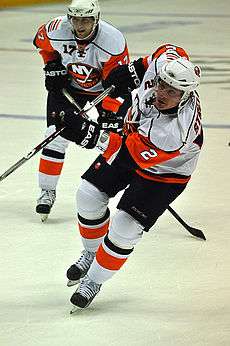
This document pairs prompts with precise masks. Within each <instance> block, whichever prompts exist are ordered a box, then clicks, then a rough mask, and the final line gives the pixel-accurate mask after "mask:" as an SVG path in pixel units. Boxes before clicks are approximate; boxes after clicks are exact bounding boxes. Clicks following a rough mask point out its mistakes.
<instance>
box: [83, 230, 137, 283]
mask: <svg viewBox="0 0 230 346" xmlns="http://www.w3.org/2000/svg"><path fill="white" fill-rule="evenodd" d="M132 251H133V248H132V249H122V248H120V247H118V246H116V245H114V244H113V243H112V242H111V241H110V240H109V238H108V236H106V237H105V238H104V240H103V242H102V244H101V245H100V246H99V248H98V250H97V252H96V257H95V259H94V261H93V263H92V264H91V267H90V269H89V271H88V276H89V278H90V279H91V280H92V281H94V282H96V283H98V284H102V283H103V282H105V281H107V280H108V279H110V278H111V277H112V276H113V275H114V274H115V273H116V272H117V271H118V270H119V269H120V268H121V267H122V266H123V264H124V263H125V262H126V260H127V259H128V257H129V255H130V254H131V253H132Z"/></svg>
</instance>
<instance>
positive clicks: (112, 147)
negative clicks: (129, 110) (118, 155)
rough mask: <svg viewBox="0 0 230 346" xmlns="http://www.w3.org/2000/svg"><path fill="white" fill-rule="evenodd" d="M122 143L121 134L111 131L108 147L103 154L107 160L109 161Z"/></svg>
mask: <svg viewBox="0 0 230 346" xmlns="http://www.w3.org/2000/svg"><path fill="white" fill-rule="evenodd" d="M121 143H122V138H121V136H120V135H119V134H118V133H114V132H110V134H109V145H108V148H107V149H106V151H105V152H104V153H103V155H102V156H103V157H104V158H105V159H106V161H108V160H109V159H110V157H111V156H112V155H113V154H114V153H115V152H116V151H117V150H118V149H119V148H120V146H121Z"/></svg>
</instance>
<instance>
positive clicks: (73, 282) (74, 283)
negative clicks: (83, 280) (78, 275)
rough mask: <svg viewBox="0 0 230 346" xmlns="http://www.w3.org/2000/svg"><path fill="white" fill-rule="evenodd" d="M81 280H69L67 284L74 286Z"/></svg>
mask: <svg viewBox="0 0 230 346" xmlns="http://www.w3.org/2000/svg"><path fill="white" fill-rule="evenodd" d="M79 282H80V280H69V281H68V282H67V286H68V287H72V286H74V285H77V284H79Z"/></svg>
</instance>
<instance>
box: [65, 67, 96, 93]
mask: <svg viewBox="0 0 230 346" xmlns="http://www.w3.org/2000/svg"><path fill="white" fill-rule="evenodd" d="M68 71H69V74H70V75H71V76H72V77H73V79H74V80H75V81H76V82H77V83H78V84H79V85H80V86H81V87H82V88H85V89H89V88H92V87H93V86H94V85H96V84H97V83H98V82H99V81H100V80H101V73H100V71H99V70H98V69H96V68H95V67H93V66H90V65H87V64H83V63H75V64H69V65H68Z"/></svg>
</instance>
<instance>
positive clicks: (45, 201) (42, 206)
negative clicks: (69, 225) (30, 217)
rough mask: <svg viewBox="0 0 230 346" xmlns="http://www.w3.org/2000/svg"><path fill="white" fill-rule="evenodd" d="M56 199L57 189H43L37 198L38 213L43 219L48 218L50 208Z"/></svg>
mask: <svg viewBox="0 0 230 346" xmlns="http://www.w3.org/2000/svg"><path fill="white" fill-rule="evenodd" d="M55 199H56V191H55V190H43V189H42V191H41V196H40V197H39V198H38V200H37V206H36V213H38V214H40V216H41V221H42V222H44V221H46V220H47V218H48V216H49V213H50V210H51V208H52V206H53V204H54V201H55Z"/></svg>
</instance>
